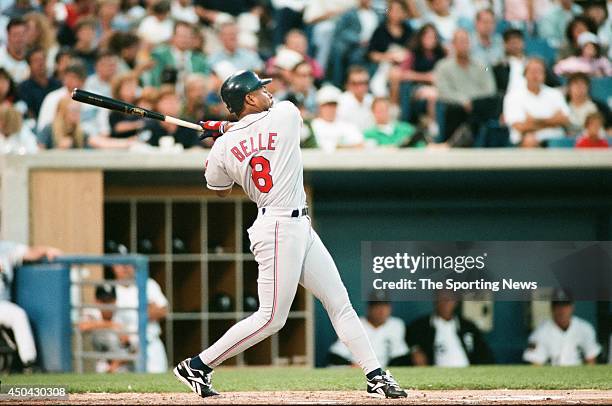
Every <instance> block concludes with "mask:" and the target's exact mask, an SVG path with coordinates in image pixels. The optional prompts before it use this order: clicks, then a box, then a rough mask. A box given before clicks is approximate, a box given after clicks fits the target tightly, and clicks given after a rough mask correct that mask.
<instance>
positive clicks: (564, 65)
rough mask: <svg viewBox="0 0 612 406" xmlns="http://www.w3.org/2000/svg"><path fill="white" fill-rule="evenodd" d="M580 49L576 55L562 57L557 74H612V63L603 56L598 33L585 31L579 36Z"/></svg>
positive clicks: (556, 69) (557, 65)
mask: <svg viewBox="0 0 612 406" xmlns="http://www.w3.org/2000/svg"><path fill="white" fill-rule="evenodd" d="M578 46H579V47H580V51H579V52H578V54H576V55H575V56H570V57H568V58H565V59H562V60H560V61H559V62H557V64H556V65H555V68H554V69H555V74H557V75H567V74H570V73H575V72H583V73H586V74H587V75H589V76H591V77H601V76H612V63H610V60H609V59H608V58H606V57H605V56H602V53H601V46H600V45H599V39H598V38H597V35H595V34H593V33H592V32H588V31H587V32H583V33H582V34H580V35H579V36H578Z"/></svg>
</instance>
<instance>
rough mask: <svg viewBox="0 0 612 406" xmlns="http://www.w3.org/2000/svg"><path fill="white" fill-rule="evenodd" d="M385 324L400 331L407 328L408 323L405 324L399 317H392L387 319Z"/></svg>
mask: <svg viewBox="0 0 612 406" xmlns="http://www.w3.org/2000/svg"><path fill="white" fill-rule="evenodd" d="M385 324H386V325H387V326H388V328H390V329H393V330H396V329H397V330H400V329H405V328H406V323H404V320H402V319H400V318H399V317H393V316H391V317H389V318H388V319H387V322H386V323H385Z"/></svg>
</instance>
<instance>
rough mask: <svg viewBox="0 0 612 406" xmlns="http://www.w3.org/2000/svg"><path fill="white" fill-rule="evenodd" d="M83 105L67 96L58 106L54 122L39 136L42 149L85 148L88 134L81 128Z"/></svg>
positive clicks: (39, 144)
mask: <svg viewBox="0 0 612 406" xmlns="http://www.w3.org/2000/svg"><path fill="white" fill-rule="evenodd" d="M80 115H81V103H79V102H76V101H74V100H72V99H71V98H70V97H68V96H66V97H64V98H62V99H61V100H60V102H59V104H58V105H57V113H56V115H55V117H54V118H53V122H52V123H51V124H49V125H48V126H46V127H45V128H43V130H42V131H41V132H40V133H39V134H38V146H39V147H40V148H41V149H54V148H55V149H72V148H84V147H85V145H87V141H86V138H87V136H86V134H85V133H84V132H83V130H82V128H81V120H80Z"/></svg>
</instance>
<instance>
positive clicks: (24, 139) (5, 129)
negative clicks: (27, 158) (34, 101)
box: [0, 104, 38, 155]
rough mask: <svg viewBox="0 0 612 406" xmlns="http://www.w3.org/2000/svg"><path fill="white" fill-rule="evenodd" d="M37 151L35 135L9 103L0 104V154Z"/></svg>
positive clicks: (20, 153) (21, 153)
mask: <svg viewBox="0 0 612 406" xmlns="http://www.w3.org/2000/svg"><path fill="white" fill-rule="evenodd" d="M37 151H38V147H37V146H36V136H34V133H32V130H30V128H29V127H28V126H27V125H24V124H23V118H22V116H21V113H19V112H18V111H17V110H16V109H15V108H14V107H13V106H11V105H7V104H5V105H3V106H0V154H19V155H23V154H33V153H35V152H37Z"/></svg>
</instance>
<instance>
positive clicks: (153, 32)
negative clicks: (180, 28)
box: [138, 0, 174, 45]
mask: <svg viewBox="0 0 612 406" xmlns="http://www.w3.org/2000/svg"><path fill="white" fill-rule="evenodd" d="M173 30H174V20H173V19H172V18H170V2H169V1H168V0H159V1H157V2H156V3H155V4H154V5H153V8H152V14H151V15H149V16H147V17H145V18H143V19H142V21H141V22H140V25H139V26H138V36H139V37H140V38H142V39H143V40H145V41H146V42H147V43H148V44H151V45H159V44H161V43H162V42H166V41H168V40H170V38H172V31H173Z"/></svg>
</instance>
